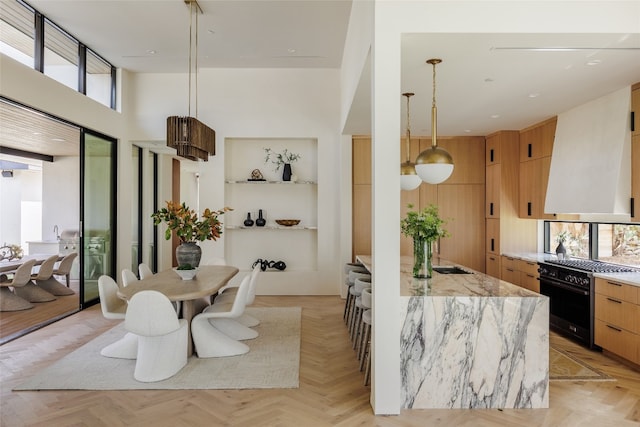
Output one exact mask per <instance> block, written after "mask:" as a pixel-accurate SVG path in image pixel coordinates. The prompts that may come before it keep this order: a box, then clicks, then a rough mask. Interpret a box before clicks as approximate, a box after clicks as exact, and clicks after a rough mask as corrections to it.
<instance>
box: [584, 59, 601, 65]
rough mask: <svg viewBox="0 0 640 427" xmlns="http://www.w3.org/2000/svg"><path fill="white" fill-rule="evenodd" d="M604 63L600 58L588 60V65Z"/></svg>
mask: <svg viewBox="0 0 640 427" xmlns="http://www.w3.org/2000/svg"><path fill="white" fill-rule="evenodd" d="M600 64H602V61H601V60H599V59H590V60H589V61H587V65H600Z"/></svg>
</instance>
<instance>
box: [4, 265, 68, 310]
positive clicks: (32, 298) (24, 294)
mask: <svg viewBox="0 0 640 427" xmlns="http://www.w3.org/2000/svg"><path fill="white" fill-rule="evenodd" d="M56 262H58V255H51V256H50V257H49V258H47V259H46V260H44V262H43V263H42V264H41V265H40V268H39V269H38V272H37V273H33V274H31V280H30V281H29V282H27V284H26V285H24V286H21V287H19V288H14V289H13V291H14V292H15V294H16V295H18V296H19V297H20V298H24V299H26V300H27V301H29V302H48V301H53V300H55V299H56V297H55V296H53V295H52V294H51V293H49V292H47V291H45V290H44V289H42V288H41V287H39V286H38V285H36V284H35V283H34V280H35V281H36V283H37V282H38V281H44V280H47V279H49V278H51V276H52V275H53V267H54V266H55V264H56Z"/></svg>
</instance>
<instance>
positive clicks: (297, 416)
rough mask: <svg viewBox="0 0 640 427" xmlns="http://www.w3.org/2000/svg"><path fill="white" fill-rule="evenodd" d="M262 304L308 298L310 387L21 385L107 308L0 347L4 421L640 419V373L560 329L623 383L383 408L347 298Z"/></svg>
mask: <svg viewBox="0 0 640 427" xmlns="http://www.w3.org/2000/svg"><path fill="white" fill-rule="evenodd" d="M255 305H256V306H272V307H278V306H301V307H302V308H303V310H302V330H301V358H300V387H299V388H298V389H270V390H194V391H189V390H186V391H185V390H172V391H160V390H150V391H148V390H129V391H107V392H96V391H41V392H12V391H11V388H12V387H13V386H14V385H17V384H19V383H20V382H22V381H23V379H24V378H26V377H27V376H28V375H29V374H30V373H32V372H34V371H37V370H39V369H41V368H43V367H45V366H47V365H49V364H51V363H52V362H54V361H56V360H58V359H59V358H60V357H62V356H64V355H65V354H67V353H69V352H71V351H72V350H74V349H76V348H77V347H79V346H81V345H83V344H84V343H86V342H88V341H90V340H91V339H93V338H94V337H96V336H97V335H99V334H101V333H103V332H104V331H106V330H108V329H109V328H111V327H112V326H113V325H115V324H116V323H117V321H109V320H105V319H104V318H103V317H102V315H101V314H100V309H99V307H92V308H90V309H88V310H85V311H82V312H80V313H77V314H74V315H73V316H70V317H67V318H64V319H62V320H60V321H58V322H56V323H54V324H51V325H49V326H46V327H45V328H43V329H41V330H38V331H35V332H32V333H30V334H28V335H26V336H24V337H21V338H19V339H16V340H14V341H11V342H9V343H7V344H4V345H2V346H0V372H1V373H0V375H1V377H0V378H1V392H0V400H1V402H0V405H1V406H0V425H2V426H3V427H13V426H42V425H46V426H92V427H100V426H109V427H113V426H124V425H127V426H129V425H134V426H147V425H148V426H152V425H153V426H190V427H192V426H238V427H244V426H247V427H248V426H251V427H255V426H305V427H306V426H322V427H324V426H349V427H351V426H383V427H386V426H389V427H391V426H427V425H428V426H474V427H475V426H487V427H488V426H527V427H531V426H581V427H587V426H598V427H600V426H603V427H607V426H616V427H626V426H636V427H637V426H639V425H640V372H638V371H634V370H633V369H630V368H628V367H626V366H625V365H623V364H620V363H618V362H617V361H615V360H612V359H610V358H608V357H606V356H605V355H603V354H602V353H599V352H592V351H590V350H588V349H585V348H583V347H580V346H578V345H576V344H574V343H572V342H570V341H568V340H565V339H564V338H562V337H558V336H557V335H555V334H554V335H553V336H552V340H553V342H554V345H556V346H558V347H559V348H562V349H563V350H565V351H568V352H570V353H572V354H574V355H576V356H577V357H580V358H582V359H583V360H585V361H587V362H588V363H589V364H591V365H592V366H594V367H595V368H597V369H600V370H602V371H604V372H606V373H607V374H609V375H611V376H613V377H615V378H616V379H617V381H615V382H586V381H562V382H552V383H551V385H550V408H549V409H536V410H502V411H500V410H406V411H402V413H401V414H400V415H399V416H374V415H373V412H372V410H371V406H370V404H369V393H370V388H369V387H365V386H364V385H363V383H362V380H363V376H362V373H361V372H359V371H358V362H357V360H356V357H355V353H354V351H353V350H352V348H351V343H350V341H349V338H348V334H347V331H346V328H345V326H344V323H343V321H342V308H343V301H342V300H340V299H339V298H338V297H330V296H329V297H327V296H319V297H297V296H296V297H280V296H259V297H257V298H256V304H255Z"/></svg>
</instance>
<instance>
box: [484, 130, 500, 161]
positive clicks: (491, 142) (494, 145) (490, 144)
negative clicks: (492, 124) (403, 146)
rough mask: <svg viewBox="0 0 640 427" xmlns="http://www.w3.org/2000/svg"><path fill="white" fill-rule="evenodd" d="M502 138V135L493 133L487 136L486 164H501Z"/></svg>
mask: <svg viewBox="0 0 640 427" xmlns="http://www.w3.org/2000/svg"><path fill="white" fill-rule="evenodd" d="M501 142H502V141H501V139H500V136H499V135H498V134H493V135H490V136H487V138H486V142H485V149H486V152H485V156H486V159H485V164H486V166H490V165H496V164H500V163H501V161H502V160H501V157H502V156H501V151H502V150H501V147H500V144H501Z"/></svg>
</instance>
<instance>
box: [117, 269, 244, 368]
mask: <svg viewBox="0 0 640 427" xmlns="http://www.w3.org/2000/svg"><path fill="white" fill-rule="evenodd" d="M238 271H239V270H238V269H237V268H236V267H232V266H228V265H203V266H200V267H198V272H197V273H196V275H195V277H194V278H193V279H191V280H182V278H181V277H180V276H178V274H177V273H176V272H175V271H174V270H173V269H167V270H163V271H161V272H159V273H157V274H154V275H153V276H151V277H147V278H145V279H142V280H134V281H132V282H130V283H129V284H128V285H127V286H124V287H119V289H118V292H117V295H118V297H119V298H122V299H125V300H127V301H128V300H129V299H131V297H133V296H134V295H135V294H136V293H138V292H140V291H147V290H154V291H158V292H160V293H162V294H164V295H165V296H166V297H167V298H169V300H170V301H180V302H181V305H182V310H181V313H182V318H183V319H185V320H186V321H187V325H188V326H187V328H188V331H189V340H188V347H187V355H188V356H191V355H192V354H193V339H192V338H191V320H192V319H193V317H194V316H195V315H196V314H198V313H195V307H196V305H195V301H196V300H198V299H201V298H206V297H210V296H211V295H213V294H215V293H216V292H218V291H219V290H220V289H221V288H222V287H223V286H225V285H226V284H227V283H228V282H229V280H231V278H233V276H235V275H236V274H238Z"/></svg>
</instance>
